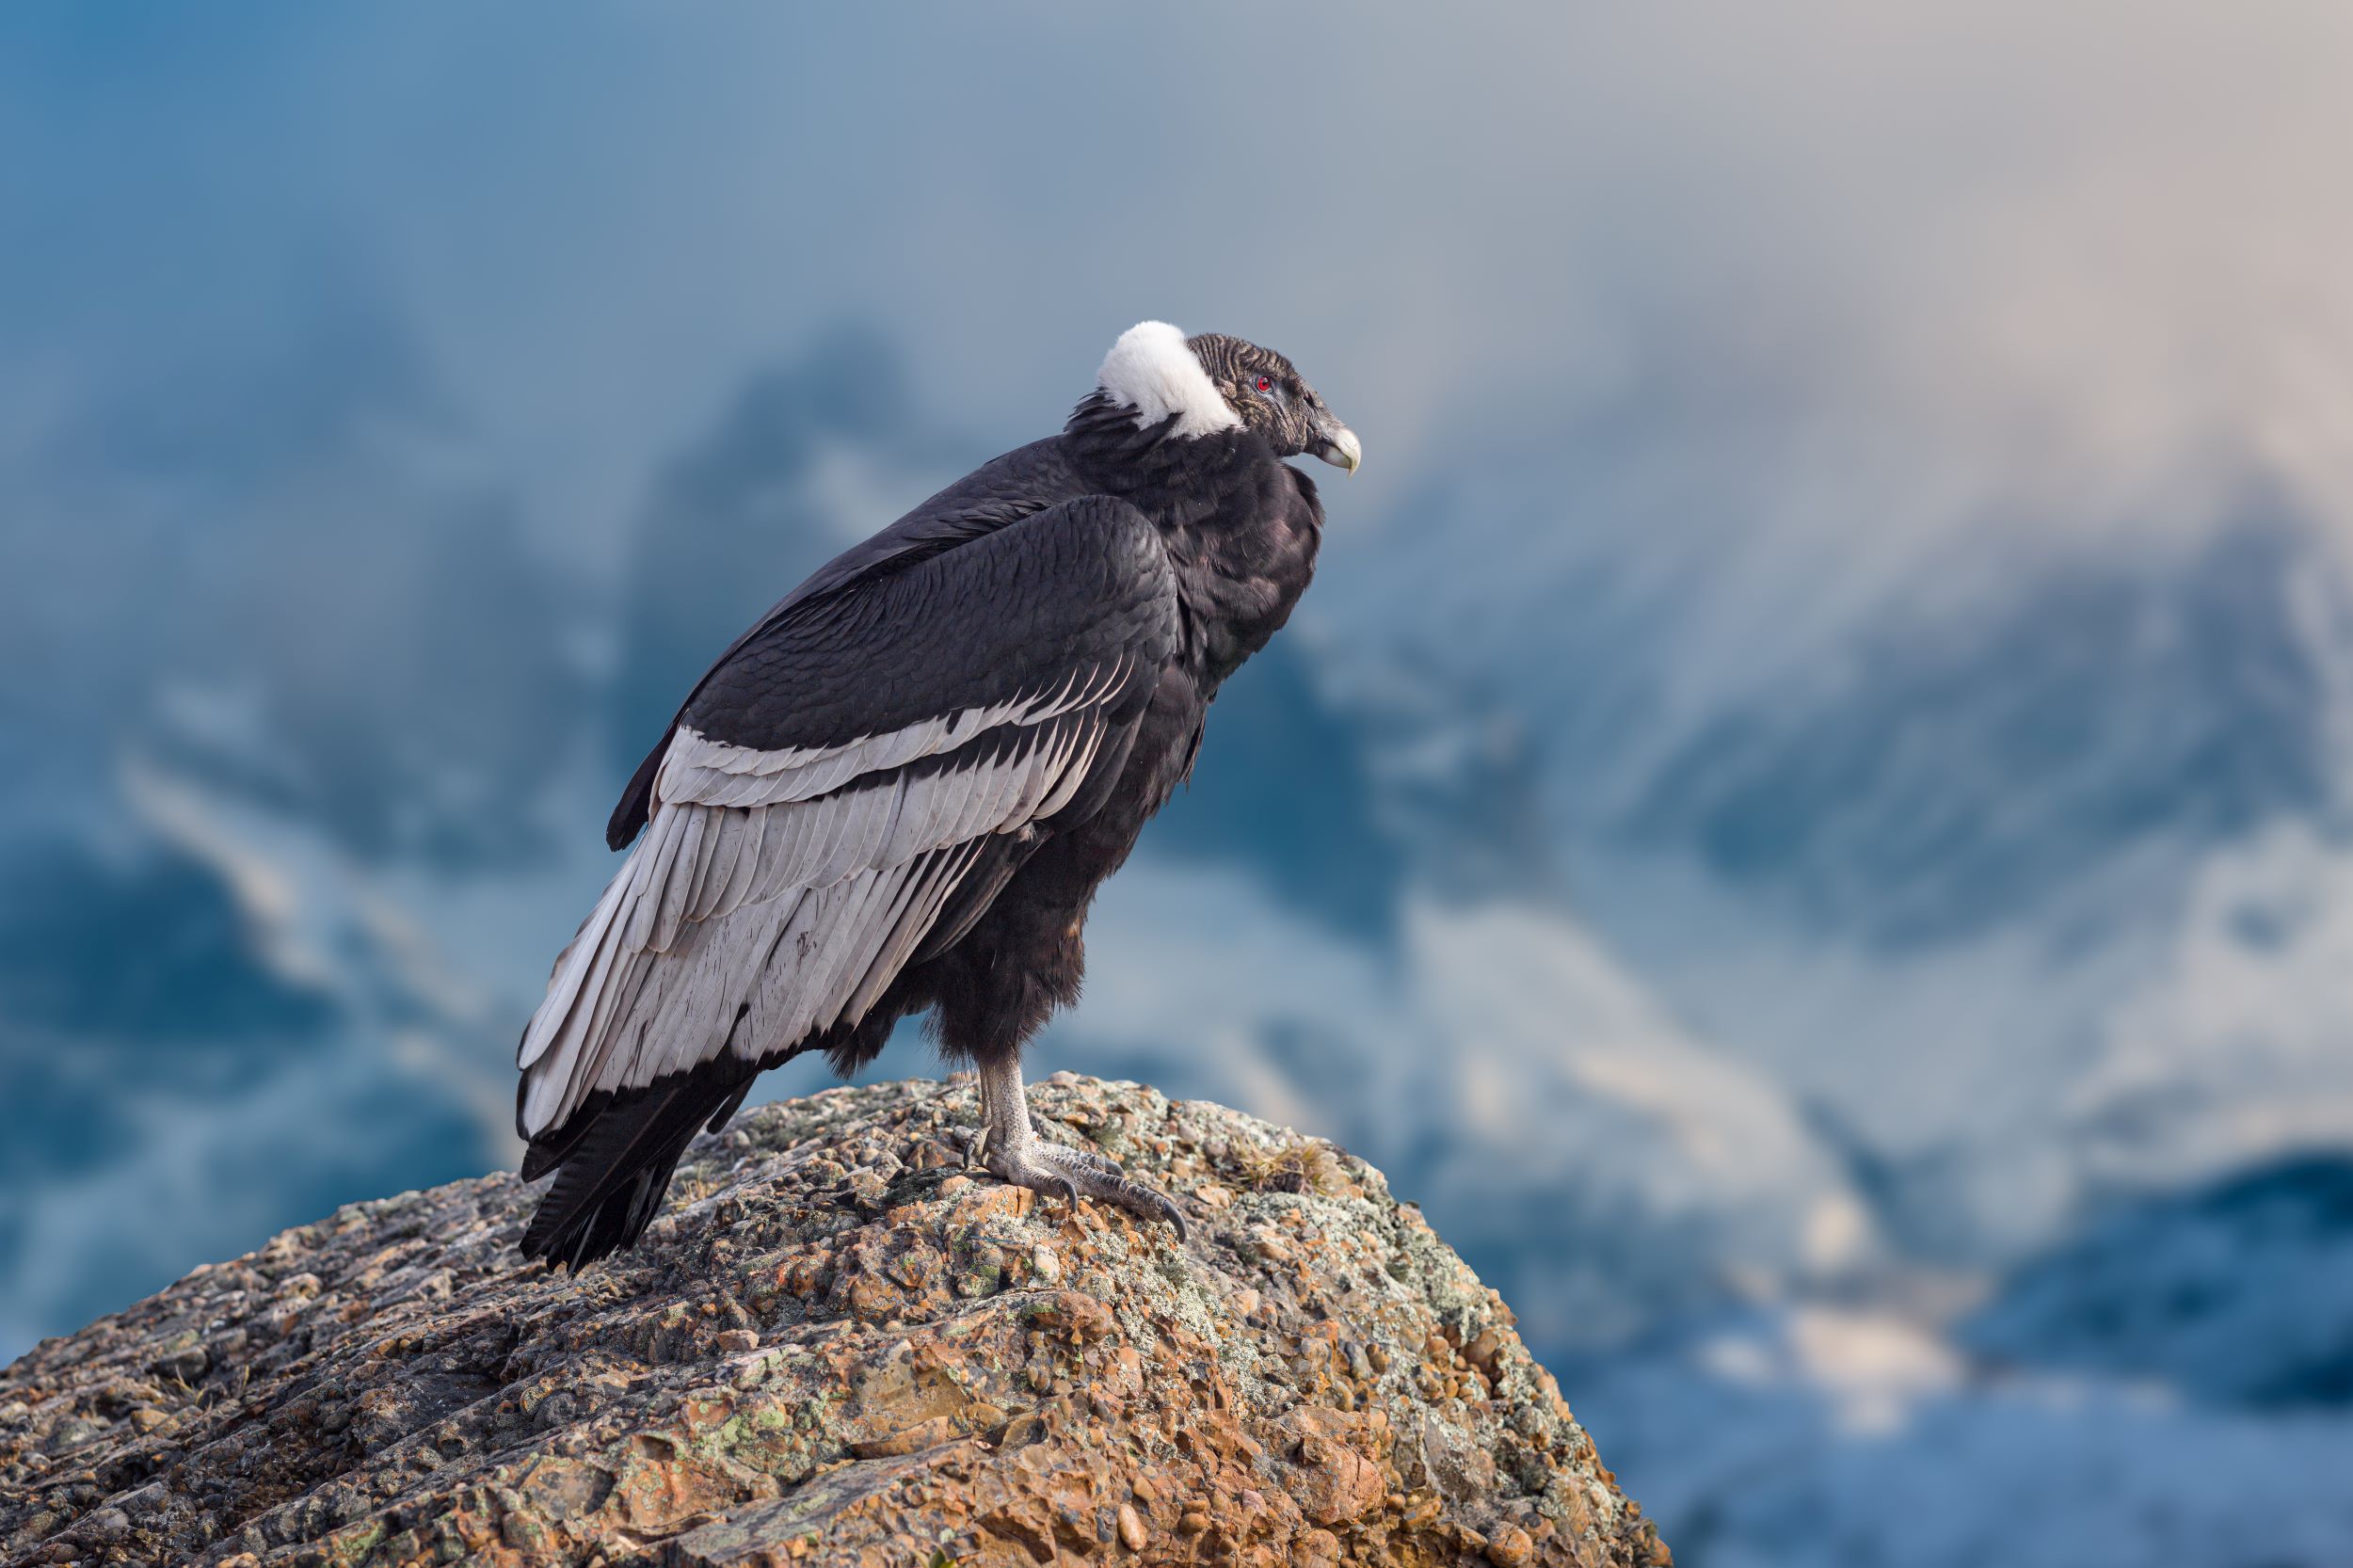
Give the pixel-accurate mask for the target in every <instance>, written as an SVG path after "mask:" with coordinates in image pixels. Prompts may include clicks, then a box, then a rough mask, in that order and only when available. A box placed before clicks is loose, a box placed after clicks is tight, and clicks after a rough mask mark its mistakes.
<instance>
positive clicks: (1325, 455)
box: [1310, 420, 1365, 473]
mask: <svg viewBox="0 0 2353 1568" xmlns="http://www.w3.org/2000/svg"><path fill="white" fill-rule="evenodd" d="M1317 434H1318V435H1320V436H1321V437H1322V438H1323V440H1322V441H1321V443H1320V444H1318V445H1317V446H1315V447H1313V448H1311V449H1310V450H1312V451H1313V452H1314V453H1315V455H1316V456H1319V457H1321V458H1322V459H1323V460H1324V461H1325V462H1327V463H1329V464H1331V465H1332V466H1333V467H1334V468H1344V469H1346V470H1348V472H1351V473H1353V472H1356V465H1357V464H1358V463H1361V462H1363V461H1364V460H1365V449H1364V448H1363V447H1362V446H1360V445H1358V444H1357V441H1356V432H1355V431H1353V430H1351V429H1350V428H1349V427H1348V426H1347V425H1345V424H1341V423H1340V422H1339V421H1338V420H1330V421H1327V422H1326V423H1325V424H1324V426H1323V428H1322V429H1321V430H1319V431H1318V432H1317Z"/></svg>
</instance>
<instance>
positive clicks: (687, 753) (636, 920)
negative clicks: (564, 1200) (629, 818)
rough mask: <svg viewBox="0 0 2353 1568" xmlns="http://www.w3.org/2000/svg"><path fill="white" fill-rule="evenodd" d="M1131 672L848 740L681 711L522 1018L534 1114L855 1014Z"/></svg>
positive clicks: (527, 1102) (529, 1119)
mask: <svg viewBox="0 0 2353 1568" xmlns="http://www.w3.org/2000/svg"><path fill="white" fill-rule="evenodd" d="M1124 673H1125V666H1124V665H1113V666H1111V667H1109V668H1106V669H1103V670H1098V671H1095V672H1091V673H1090V674H1089V675H1088V676H1086V677H1084V678H1081V677H1078V676H1074V677H1072V678H1071V680H1068V681H1066V682H1065V683H1064V686H1063V687H1062V688H1061V689H1060V690H1058V691H1054V692H1048V693H1044V694H1040V695H1038V696H1032V697H1025V698H1021V699H1017V700H1016V701H1013V702H1008V703H1003V704H1000V705H997V706H994V707H990V708H984V709H970V710H967V711H965V712H959V713H954V714H951V715H948V716H946V717H943V718H936V719H927V720H924V721H922V722H921V723H919V724H914V725H910V726H908V727H907V728H904V729H899V730H893V731H890V732H888V733H887V734H881V735H872V736H868V737H865V738H863V739H861V740H858V741H855V742H852V743H850V744H846V745H838V746H820V747H803V748H796V749H792V750H779V751H760V750H756V749H753V748H750V747H745V746H737V745H731V744H728V743H726V742H723V741H713V740H712V739H710V738H708V737H707V736H703V735H700V734H697V733H696V732H695V731H694V730H692V729H686V728H681V729H680V731H679V732H678V734H677V736H676V737H675V738H674V739H673V740H672V742H671V744H670V747H669V750H668V751H667V753H666V754H665V755H664V759H663V762H662V768H661V771H660V773H659V775H658V776H657V778H656V783H655V787H654V810H653V815H652V818H651V820H650V821H649V823H648V825H647V828H646V832H645V834H644V836H643V837H642V838H641V839H640V840H638V844H637V847H636V849H635V850H633V851H632V853H631V855H630V857H629V859H628V861H627V862H626V863H625V864H624V865H623V866H622V867H621V869H620V872H618V873H617V874H616V876H615V877H614V878H613V881H612V883H611V885H610V886H608V887H607V888H605V891H604V896H603V897H602V898H600V900H599V901H598V903H597V906H596V908H595V910H594V911H593V912H592V913H591V914H590V915H589V917H588V919H587V920H586V921H585V922H584V924H583V925H582V926H581V929H580V932H579V934H578V935H577V936H574V937H573V938H572V941H571V944H570V945H569V946H568V947H567V948H566V949H565V950H564V952H563V953H562V955H561V956H559V957H558V958H557V959H556V962H555V972H554V974H553V975H552V977H551V979H550V982H549V986H548V994H547V997H546V1000H543V1001H542V1002H541V1003H540V1005H539V1009H538V1011H537V1012H536V1014H535V1015H533V1017H532V1020H531V1025H530V1027H529V1028H528V1029H527V1030H526V1031H525V1032H524V1034H523V1039H522V1044H521V1047H520V1049H519V1051H518V1053H517V1065H519V1066H520V1067H521V1068H522V1069H523V1072H524V1083H525V1088H524V1095H523V1104H522V1115H521V1123H522V1129H523V1131H524V1133H525V1134H526V1136H531V1137H536V1136H538V1135H539V1134H541V1133H544V1132H546V1131H548V1130H550V1129H551V1128H556V1127H559V1126H561V1125H562V1124H563V1123H564V1122H565V1121H566V1120H567V1119H568V1117H570V1116H571V1114H572V1113H573V1112H576V1111H578V1110H579V1109H580V1107H581V1106H582V1104H584V1102H585V1101H586V1100H587V1098H588V1096H590V1095H592V1094H596V1093H598V1092H600V1091H608V1090H620V1089H630V1088H639V1087H643V1086H644V1085H646V1084H648V1083H650V1082H652V1081H653V1080H655V1079H657V1078H660V1077H662V1076H664V1074H667V1073H672V1072H677V1071H680V1070H681V1069H684V1068H688V1067H692V1066H694V1065H696V1064H698V1063H701V1062H707V1061H711V1060H712V1059H714V1058H715V1057H717V1056H718V1055H719V1054H720V1053H721V1052H722V1051H728V1050H731V1051H733V1052H734V1054H736V1055H737V1056H739V1057H741V1058H743V1059H744V1060H746V1061H756V1060H758V1059H759V1058H760V1057H761V1056H764V1055H767V1054H769V1053H770V1052H772V1051H774V1050H776V1049H777V1048H781V1047H784V1046H788V1045H791V1044H792V1043H794V1042H796V1041H799V1040H802V1039H805V1038H807V1037H808V1035H809V1034H811V1033H813V1032H819V1031H823V1030H825V1029H829V1028H831V1027H833V1026H835V1025H836V1024H839V1023H842V1022H845V1021H847V1022H855V1021H856V1020H857V1019H859V1018H861V1017H863V1016H865V1014H866V1012H867V1011H868V1010H869V1009H870V1008H872V1006H873V1005H874V1003H875V1002H876V1001H877V1000H879V999H880V998H881V996H882V993H883V992H884V990H885V989H887V988H888V985H889V983H890V981H891V980H892V979H893V978H894V977H895V976H896V975H897V974H898V972H899V970H900V969H901V968H903V967H904V965H905V963H906V960H907V958H908V957H909V956H910V955H911V954H912V953H913V952H915V950H916V948H917V947H918V946H919V945H920V943H921V941H922V939H923V937H924V936H925V934H926V933H928V932H929V931H930V929H931V927H932V924H933V922H934V921H935V920H936V919H937V918H938V916H939V913H940V911H941V909H942V908H943V907H944V906H945V905H946V904H947V901H948V898H949V896H950V895H951V894H952V892H953V891H954V889H955V887H956V885H957V883H958V882H959V881H961V880H962V878H963V877H964V875H965V873H966V872H968V871H969V870H970V869H971V867H972V865H973V864H974V862H975V861H977V860H978V858H979V857H980V853H981V850H982V848H983V846H984V844H985V842H986V841H987V840H988V839H989V838H990V836H992V835H994V834H1000V833H1010V832H1015V831H1017V830H1018V829H1020V828H1021V827H1023V826H1024V825H1025V824H1030V823H1032V822H1036V821H1038V820H1040V819H1041V818H1045V817H1050V816H1051V815H1053V814H1054V813H1055V812H1056V811H1058V810H1060V809H1062V808H1063V807H1064V806H1066V805H1067V804H1068V803H1069V802H1070V800H1071V799H1072V797H1073V796H1074V795H1075V794H1076V793H1077V792H1078V790H1079V788H1080V785H1081V784H1082V783H1083V782H1084V781H1085V779H1086V776H1087V773H1088V770H1089V769H1090V768H1091V767H1092V766H1093V764H1094V761H1095V759H1096V754H1097V752H1098V751H1099V749H1100V747H1101V745H1102V743H1103V739H1104V736H1105V733H1106V729H1107V726H1106V723H1105V721H1104V719H1103V717H1102V715H1101V712H1100V710H1099V707H1098V706H1097V705H1099V704H1100V703H1101V702H1102V700H1103V698H1104V697H1106V696H1108V695H1110V694H1111V693H1112V692H1113V691H1115V690H1116V689H1117V688H1118V685H1119V683H1120V680H1121V679H1122V677H1123V675H1124ZM988 730H1002V731H1005V732H1006V734H1005V737H1004V744H1001V745H1000V746H996V747H992V748H989V754H988V755H984V756H980V757H976V758H975V759H973V760H968V761H951V762H950V763H948V764H947V765H944V766H940V765H935V766H933V767H931V768H929V769H921V770H914V769H910V767H909V764H911V763H918V762H920V761H922V760H925V759H927V758H932V757H936V756H940V755H942V754H945V753H947V752H950V751H952V750H953V749H955V748H956V747H957V746H959V745H962V744H966V743H968V742H969V741H971V740H972V739H974V738H975V737H976V736H979V735H981V734H982V733H984V732H985V731H988Z"/></svg>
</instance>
